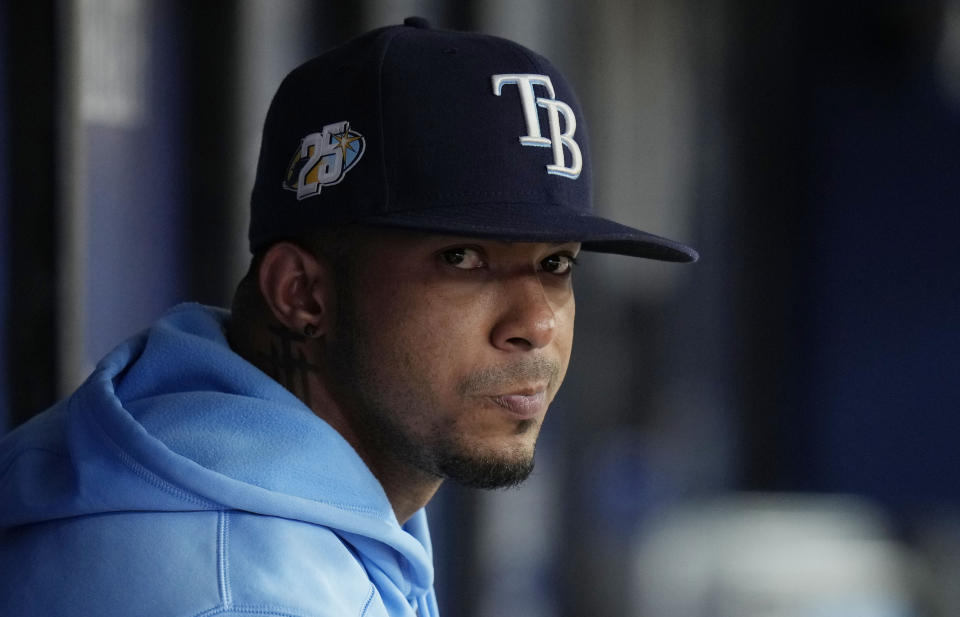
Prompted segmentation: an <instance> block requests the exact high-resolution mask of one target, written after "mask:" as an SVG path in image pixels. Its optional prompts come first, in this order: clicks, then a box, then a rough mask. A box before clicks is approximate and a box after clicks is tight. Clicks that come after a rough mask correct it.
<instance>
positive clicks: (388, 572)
mask: <svg viewBox="0 0 960 617" xmlns="http://www.w3.org/2000/svg"><path fill="white" fill-rule="evenodd" d="M227 318H228V314H227V312H225V311H222V310H219V309H213V308H208V307H202V306H200V305H196V304H187V305H180V306H178V307H176V308H174V309H172V310H171V311H170V312H169V313H167V315H165V316H164V318H163V319H161V320H160V321H159V322H157V323H156V324H155V325H154V326H153V327H151V328H150V329H148V330H147V331H145V332H143V333H141V334H140V335H138V336H135V337H134V338H132V339H130V340H129V341H127V342H125V343H124V344H122V345H120V346H119V347H117V348H116V349H115V350H113V351H112V352H111V353H110V354H108V355H107V356H106V357H105V358H104V359H103V360H102V361H101V362H100V363H99V364H98V366H97V368H96V369H95V370H94V372H93V373H92V374H91V375H90V377H89V378H88V379H87V381H86V382H84V384H83V385H82V386H81V387H80V388H79V389H78V390H77V391H76V392H75V393H74V394H73V395H72V396H71V397H70V398H68V399H66V400H64V401H62V402H61V403H59V404H57V405H56V406H54V407H53V408H52V409H50V410H48V411H47V412H46V413H44V414H41V415H40V416H38V417H36V418H34V419H33V420H31V421H30V422H28V423H26V424H25V425H23V426H22V427H20V428H18V429H17V430H15V431H13V432H12V433H10V434H9V435H7V436H6V437H5V438H4V440H3V441H2V442H0V503H2V504H4V505H3V506H2V508H0V525H2V526H5V527H11V526H16V525H24V524H29V523H38V522H43V521H51V520H56V519H64V518H70V517H78V516H83V515H88V514H98V513H108V512H134V511H153V512H156V511H163V512H187V511H203V510H241V511H246V512H252V513H256V514H262V515H267V516H274V517H281V518H287V519H294V520H298V521H304V522H307V523H313V524H316V525H322V526H325V527H328V528H330V529H331V530H333V531H334V532H335V533H336V534H337V535H339V536H340V537H342V538H343V539H344V540H345V541H346V542H347V543H348V544H350V545H351V546H352V547H353V548H354V550H355V551H356V552H357V553H358V556H359V558H360V560H361V561H362V562H363V563H364V565H365V566H366V567H367V570H368V572H370V573H371V577H373V578H385V579H388V580H383V581H380V582H378V581H375V582H378V586H380V583H384V582H390V583H392V586H395V587H396V588H397V589H398V591H400V592H401V593H402V594H403V595H404V596H406V597H408V598H414V597H419V596H422V595H423V594H426V593H427V592H428V591H429V590H430V589H431V588H432V584H433V565H432V554H431V547H430V540H429V533H428V531H427V523H426V515H425V513H424V511H423V510H421V511H419V512H418V513H417V514H416V515H414V517H413V518H411V519H410V521H408V522H407V523H406V524H405V525H404V526H402V527H401V526H400V525H399V523H398V522H397V519H396V517H395V516H394V513H393V510H392V508H391V505H390V502H389V500H388V499H387V496H386V494H385V493H384V491H383V489H382V487H381V486H380V484H379V482H378V481H377V479H376V478H375V477H374V476H373V475H372V473H371V472H370V471H369V469H368V468H367V467H366V465H365V464H364V463H363V461H362V460H361V459H360V457H359V456H358V455H357V454H356V452H355V451H354V450H353V449H352V447H351V446H350V445H349V444H348V443H347V442H346V441H345V440H344V439H343V438H342V437H341V436H340V434H339V433H338V432H337V431H336V430H334V429H333V428H332V427H331V426H330V425H328V424H327V423H326V422H324V421H323V420H321V419H320V418H318V417H317V416H316V415H315V414H314V413H313V412H312V411H311V410H310V409H309V408H308V407H306V406H305V405H304V404H303V403H302V402H301V401H300V400H299V399H297V398H296V397H295V396H294V395H293V394H291V393H290V392H289V391H288V390H286V389H285V388H283V387H282V386H281V385H280V384H278V383H277V382H276V381H274V380H273V379H271V378H270V377H268V376H267V375H266V374H264V373H263V372H261V371H260V370H259V369H257V368H256V367H254V366H253V365H251V364H250V363H248V362H246V361H245V360H244V359H243V358H241V357H240V356H238V355H237V354H235V353H234V352H233V351H232V350H231V349H230V347H229V345H228V344H227V341H226V337H225V335H224V324H225V323H226V319H227ZM331 461H335V463H334V464H331Z"/></svg>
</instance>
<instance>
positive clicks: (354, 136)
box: [283, 120, 366, 200]
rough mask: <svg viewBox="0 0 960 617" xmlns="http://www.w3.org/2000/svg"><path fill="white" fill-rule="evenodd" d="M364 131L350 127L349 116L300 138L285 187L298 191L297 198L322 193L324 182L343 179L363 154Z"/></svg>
mask: <svg viewBox="0 0 960 617" xmlns="http://www.w3.org/2000/svg"><path fill="white" fill-rule="evenodd" d="M365 145H366V144H365V141H364V139H363V135H361V134H360V133H357V132H356V131H351V130H350V123H349V122H347V121H346V120H344V121H342V122H334V123H332V124H328V125H326V126H325V127H323V129H321V131H320V132H319V133H310V134H309V135H307V136H306V137H304V138H303V139H301V140H300V147H299V148H297V152H296V153H295V154H294V155H293V159H292V160H291V161H290V165H289V166H288V167H287V173H286V176H285V177H284V179H283V188H285V189H287V190H290V191H296V193H297V199H298V200H300V199H306V198H307V197H312V196H314V195H319V194H320V189H321V188H322V187H324V186H331V185H333V184H337V183H338V182H340V181H341V180H343V176H344V175H346V173H347V172H348V171H350V168H352V167H353V166H354V165H356V164H357V161H359V160H360V157H361V156H363V151H364V147H365Z"/></svg>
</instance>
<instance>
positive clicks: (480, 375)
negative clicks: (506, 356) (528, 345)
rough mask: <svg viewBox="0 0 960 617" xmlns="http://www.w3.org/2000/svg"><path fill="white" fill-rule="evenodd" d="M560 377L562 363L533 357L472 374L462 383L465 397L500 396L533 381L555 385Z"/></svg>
mask: <svg viewBox="0 0 960 617" xmlns="http://www.w3.org/2000/svg"><path fill="white" fill-rule="evenodd" d="M559 375H560V362H558V361H556V360H551V359H549V358H544V357H543V356H532V357H529V358H525V359H523V360H518V361H515V362H511V363H509V364H503V365H500V366H490V367H487V368H483V369H478V370H477V371H475V372H473V373H471V374H470V375H469V376H468V377H467V378H466V379H464V380H463V381H462V382H461V383H460V388H459V390H460V393H461V394H463V395H467V396H470V395H478V394H479V395H485V394H499V393H501V392H502V391H504V390H506V389H509V388H510V387H512V386H514V385H517V384H522V383H528V382H532V381H544V380H546V381H547V382H548V383H551V384H552V383H553V382H554V381H556V379H557V377H558V376H559Z"/></svg>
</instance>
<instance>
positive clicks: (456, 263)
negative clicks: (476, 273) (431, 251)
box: [440, 246, 487, 270]
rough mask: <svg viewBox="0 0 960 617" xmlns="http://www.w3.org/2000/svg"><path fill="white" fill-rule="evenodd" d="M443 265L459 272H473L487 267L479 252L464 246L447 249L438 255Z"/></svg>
mask: <svg viewBox="0 0 960 617" xmlns="http://www.w3.org/2000/svg"><path fill="white" fill-rule="evenodd" d="M440 257H441V258H442V259H443V261H444V263H446V264H448V265H451V266H453V267H454V268H460V269H461V270H475V269H477V268H482V267H484V266H486V265H487V263H486V262H485V261H484V260H483V256H482V255H481V254H480V251H478V250H477V249H473V248H470V247H466V246H458V247H456V248H452V249H447V250H445V251H443V252H442V253H440Z"/></svg>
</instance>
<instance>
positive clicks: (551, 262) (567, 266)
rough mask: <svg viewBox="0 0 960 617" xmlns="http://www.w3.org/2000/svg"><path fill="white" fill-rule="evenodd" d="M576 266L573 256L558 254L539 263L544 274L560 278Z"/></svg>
mask: <svg viewBox="0 0 960 617" xmlns="http://www.w3.org/2000/svg"><path fill="white" fill-rule="evenodd" d="M576 264H577V259H576V258H575V257H574V256H573V255H566V254H563V253H558V254H556V255H551V256H550V257H547V258H546V259H544V260H543V261H541V262H540V267H541V268H543V271H544V272H549V273H550V274H556V275H557V276H562V275H565V274H570V273H571V272H572V271H573V267H574V266H575V265H576Z"/></svg>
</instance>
